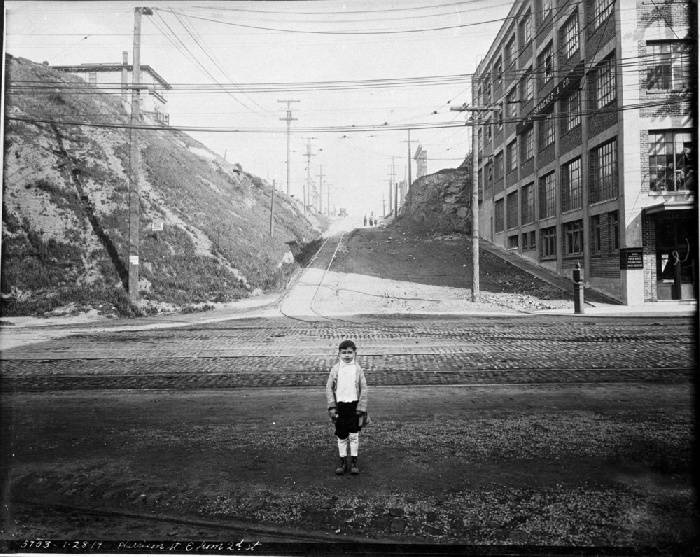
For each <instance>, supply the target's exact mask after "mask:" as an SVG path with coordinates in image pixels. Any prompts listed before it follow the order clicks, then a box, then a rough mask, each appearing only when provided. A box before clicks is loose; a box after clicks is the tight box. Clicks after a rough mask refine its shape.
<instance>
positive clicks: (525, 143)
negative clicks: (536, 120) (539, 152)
mask: <svg viewBox="0 0 700 557" xmlns="http://www.w3.org/2000/svg"><path fill="white" fill-rule="evenodd" d="M534 156H535V129H534V128H529V129H528V130H527V131H526V132H525V134H524V135H523V136H522V139H521V140H520V159H521V160H522V162H525V161H527V160H530V159H531V158H532V157H534Z"/></svg>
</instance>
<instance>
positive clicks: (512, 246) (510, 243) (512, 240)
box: [508, 234, 518, 249]
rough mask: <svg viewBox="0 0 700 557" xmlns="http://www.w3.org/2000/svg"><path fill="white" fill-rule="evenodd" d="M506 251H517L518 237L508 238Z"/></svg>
mask: <svg viewBox="0 0 700 557" xmlns="http://www.w3.org/2000/svg"><path fill="white" fill-rule="evenodd" d="M508 249H518V235H517V234H514V235H513V236H508Z"/></svg>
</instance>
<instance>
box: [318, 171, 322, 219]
mask: <svg viewBox="0 0 700 557" xmlns="http://www.w3.org/2000/svg"><path fill="white" fill-rule="evenodd" d="M319 166H320V168H321V170H320V172H319V175H318V212H319V213H321V214H323V165H322V164H321V165H319Z"/></svg>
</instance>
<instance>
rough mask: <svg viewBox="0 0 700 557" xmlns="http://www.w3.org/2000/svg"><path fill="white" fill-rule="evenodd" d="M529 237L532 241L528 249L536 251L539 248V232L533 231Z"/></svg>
mask: <svg viewBox="0 0 700 557" xmlns="http://www.w3.org/2000/svg"><path fill="white" fill-rule="evenodd" d="M528 236H529V239H530V241H529V242H528V247H529V248H530V249H535V248H537V232H536V231H534V230H531V231H530V232H529V233H528Z"/></svg>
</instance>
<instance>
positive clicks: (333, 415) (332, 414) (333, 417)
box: [328, 408, 338, 422]
mask: <svg viewBox="0 0 700 557" xmlns="http://www.w3.org/2000/svg"><path fill="white" fill-rule="evenodd" d="M328 417H329V418H330V419H331V421H333V422H334V421H336V420H337V419H338V412H337V411H336V409H335V408H329V409H328Z"/></svg>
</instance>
